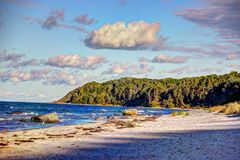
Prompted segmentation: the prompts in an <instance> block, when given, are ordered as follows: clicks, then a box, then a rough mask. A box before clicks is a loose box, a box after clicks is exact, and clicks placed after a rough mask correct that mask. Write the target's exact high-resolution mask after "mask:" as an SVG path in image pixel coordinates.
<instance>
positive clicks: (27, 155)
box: [0, 110, 240, 160]
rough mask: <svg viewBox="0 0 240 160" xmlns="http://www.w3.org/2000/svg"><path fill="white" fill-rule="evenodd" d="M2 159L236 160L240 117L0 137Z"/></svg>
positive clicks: (142, 119)
mask: <svg viewBox="0 0 240 160" xmlns="http://www.w3.org/2000/svg"><path fill="white" fill-rule="evenodd" d="M0 159H9V160H10V159H11V160H12V159H81V160H84V159H98V160H99V159H100V160H101V159H114V160H115V159H116V160H122V159H131V160H147V159H150V160H151V159H152V160H160V159H164V160H165V159H169V160H171V159H174V160H176V159H177V160H178V159H179V160H182V159H189V160H190V159H191V160H198V159H199V160H203V159H209V160H220V159H223V160H237V159H240V117H234V116H225V115H221V114H215V113H208V112H206V111H202V110H191V111H190V115H189V116H185V117H182V116H176V117H173V116H171V115H163V116H160V117H155V116H136V117H129V118H127V119H109V120H108V122H97V123H90V124H85V125H69V126H59V127H51V128H45V129H33V130H25V131H16V132H5V133H0Z"/></svg>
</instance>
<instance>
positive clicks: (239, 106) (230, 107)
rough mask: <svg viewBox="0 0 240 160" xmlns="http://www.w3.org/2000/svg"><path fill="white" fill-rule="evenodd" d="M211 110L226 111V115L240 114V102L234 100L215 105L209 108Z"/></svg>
mask: <svg viewBox="0 0 240 160" xmlns="http://www.w3.org/2000/svg"><path fill="white" fill-rule="evenodd" d="M209 111H210V112H216V113H224V114H226V115H231V114H234V115H240V103H239V102H233V103H228V104H225V105H221V106H214V107H211V108H209Z"/></svg>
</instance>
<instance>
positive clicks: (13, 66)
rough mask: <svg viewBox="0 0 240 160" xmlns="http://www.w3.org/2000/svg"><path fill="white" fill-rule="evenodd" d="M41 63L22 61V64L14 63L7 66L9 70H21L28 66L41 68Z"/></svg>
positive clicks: (34, 60)
mask: <svg viewBox="0 0 240 160" xmlns="http://www.w3.org/2000/svg"><path fill="white" fill-rule="evenodd" d="M40 64H41V61H39V60H37V59H30V60H22V61H20V62H13V63H9V64H8V65H6V67H7V68H10V67H11V68H19V67H26V66H39V65H40Z"/></svg>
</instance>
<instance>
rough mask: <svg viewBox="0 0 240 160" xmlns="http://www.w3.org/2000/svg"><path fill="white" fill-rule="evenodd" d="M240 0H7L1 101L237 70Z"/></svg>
mask: <svg viewBox="0 0 240 160" xmlns="http://www.w3.org/2000/svg"><path fill="white" fill-rule="evenodd" d="M239 6H240V3H239V1H238V0H222V1H221V2H219V1H217V0H195V1H192V0H186V1H182V0H142V1H139V0H105V1H98V0H71V1H67V0H60V1H46V0H44V1H35V0H22V1H18V0H2V1H0V67H1V69H0V87H1V90H0V100H13V101H53V100H56V99H58V98H60V97H62V96H63V95H65V94H66V93H67V92H69V91H71V90H72V89H74V88H76V87H78V86H81V85H83V84H85V83H87V82H90V81H99V82H102V81H107V80H110V79H116V78H121V77H129V76H131V77H147V78H158V79H160V78H166V77H173V78H181V77H185V76H199V75H206V74H213V73H214V74H224V73H228V72H230V71H233V70H234V71H239V70H240V64H239V58H240V52H239V51H240V31H239V22H240V19H239V16H238V15H240V13H239V12H240V11H239Z"/></svg>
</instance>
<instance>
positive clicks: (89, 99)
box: [58, 72, 240, 108]
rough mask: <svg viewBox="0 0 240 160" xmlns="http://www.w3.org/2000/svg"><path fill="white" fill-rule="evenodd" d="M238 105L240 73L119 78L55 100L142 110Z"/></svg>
mask: <svg viewBox="0 0 240 160" xmlns="http://www.w3.org/2000/svg"><path fill="white" fill-rule="evenodd" d="M233 101H240V73H238V72H231V73H229V74H225V75H219V76H218V75H215V74H212V75H208V76H201V77H191V78H182V79H172V78H166V79H160V80H157V79H146V78H142V79H139V78H121V79H117V80H111V81H107V82H104V83H98V82H90V83H87V84H85V85H83V86H82V87H79V88H77V89H75V90H73V91H71V92H69V93H68V94H67V95H66V96H64V97H63V98H61V99H60V100H58V102H65V103H79V104H112V105H125V106H145V107H157V106H161V107H169V108H172V107H181V108H188V107H194V106H212V105H217V104H225V103H228V102H233Z"/></svg>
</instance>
